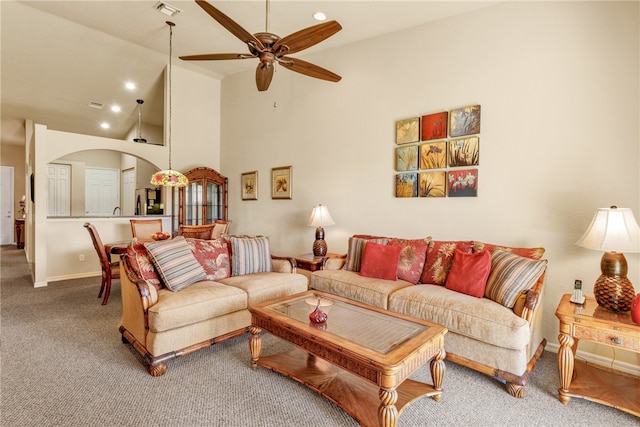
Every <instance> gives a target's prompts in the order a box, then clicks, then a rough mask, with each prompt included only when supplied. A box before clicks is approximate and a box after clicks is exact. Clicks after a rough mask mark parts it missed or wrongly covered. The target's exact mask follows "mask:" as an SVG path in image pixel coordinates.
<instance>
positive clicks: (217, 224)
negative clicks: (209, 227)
mask: <svg viewBox="0 0 640 427" xmlns="http://www.w3.org/2000/svg"><path fill="white" fill-rule="evenodd" d="M230 223H231V221H225V220H222V219H216V220H215V221H213V231H212V232H211V238H212V239H219V238H220V237H221V236H222V235H224V234H229V224H230Z"/></svg>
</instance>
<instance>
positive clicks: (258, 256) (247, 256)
mask: <svg viewBox="0 0 640 427" xmlns="http://www.w3.org/2000/svg"><path fill="white" fill-rule="evenodd" d="M272 270H273V266H272V264H271V253H270V252H269V238H267V237H264V236H260V237H233V236H232V237H231V275H232V276H242V275H244V274H253V273H263V272H269V271H272Z"/></svg>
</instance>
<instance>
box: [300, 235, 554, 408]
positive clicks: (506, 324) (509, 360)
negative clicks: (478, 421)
mask: <svg viewBox="0 0 640 427" xmlns="http://www.w3.org/2000/svg"><path fill="white" fill-rule="evenodd" d="M372 237H373V236H354V237H352V238H351V239H350V244H349V254H348V255H344V256H342V257H338V258H327V259H326V260H325V263H324V266H323V269H322V270H319V271H315V272H314V273H313V274H312V275H311V277H310V282H309V286H310V288H311V289H316V290H319V291H324V292H328V293H331V294H334V295H340V296H343V297H346V298H350V299H354V300H357V301H361V302H364V303H367V304H371V305H374V306H377V307H382V308H385V309H388V310H391V311H394V312H397V313H402V314H405V315H409V316H413V317H417V318H420V319H424V320H428V321H431V322H434V323H437V324H440V325H443V326H445V327H446V328H447V329H448V330H449V333H448V334H447V336H446V337H445V350H446V352H447V358H448V359H449V360H451V361H453V362H455V363H458V364H461V365H464V366H467V367H469V368H472V369H475V370H476V371H479V372H481V373H484V374H486V375H490V376H492V377H494V378H496V379H498V380H500V381H501V382H503V383H506V384H507V390H508V392H509V393H510V394H511V395H513V396H516V397H524V395H525V386H526V384H527V382H528V380H529V376H530V374H531V371H532V370H533V368H534V366H535V364H536V362H537V360H538V358H539V357H540V356H541V354H542V351H543V350H544V347H545V345H546V340H545V339H542V337H541V335H540V327H539V322H540V318H541V313H542V310H541V301H542V299H541V298H540V294H541V292H542V287H543V281H544V272H545V270H546V260H539V261H534V260H533V259H532V260H531V262H529V258H531V257H533V258H538V259H539V258H540V257H541V256H542V253H543V252H544V249H542V248H533V249H527V248H523V249H518V248H505V247H498V249H496V248H495V245H485V244H483V243H481V242H449V246H446V245H443V243H446V242H435V241H432V240H430V238H427V239H424V240H427V241H428V244H427V254H426V255H425V262H424V266H423V271H422V272H421V274H420V280H419V281H418V282H417V283H415V284H414V283H413V282H415V280H414V279H415V277H416V276H415V275H414V276H413V278H412V279H411V280H412V281H413V282H411V281H406V280H401V279H396V280H388V279H380V278H375V277H366V276H363V275H362V274H361V272H358V271H349V270H345V265H346V264H348V263H349V260H348V257H350V256H357V255H358V254H354V252H353V248H352V243H351V240H353V239H354V238H358V239H362V238H364V239H365V240H367V239H370V238H372ZM378 239H386V238H380V237H378ZM367 245H368V243H367ZM452 245H453V246H452ZM460 246H465V247H466V248H467V251H468V252H470V253H472V254H474V253H479V252H481V251H482V250H483V249H485V248H486V249H487V251H489V252H490V254H491V258H490V259H491V260H492V261H491V263H492V267H491V268H492V269H493V268H494V265H493V260H494V259H495V257H494V252H495V253H500V254H503V255H504V252H509V254H507V255H506V256H507V257H508V258H509V259H512V258H513V260H514V261H522V263H525V264H527V265H528V264H534V263H535V264H537V265H536V268H537V269H538V270H537V272H536V274H539V277H531V278H530V279H531V283H530V284H531V285H532V286H531V287H530V289H529V288H527V289H524V290H521V291H520V290H519V291H518V294H517V296H514V298H515V303H514V304H513V307H511V308H508V307H506V306H504V305H503V304H502V303H499V302H496V301H494V300H492V299H490V298H487V297H486V296H485V295H482V297H480V298H479V297H477V296H471V295H468V294H465V293H462V292H459V291H456V290H452V289H449V288H448V284H447V280H448V279H447V277H446V275H447V271H448V269H449V268H451V267H452V265H453V257H449V258H448V259H446V258H443V257H438V255H437V254H436V253H435V252H436V251H437V250H438V248H439V251H440V252H442V253H444V252H446V251H447V248H448V250H450V249H451V248H453V247H456V248H457V247H460ZM443 248H445V249H444V250H443ZM450 252H452V253H453V252H454V251H450ZM518 253H520V254H523V253H524V254H525V255H528V256H529V257H527V259H524V258H525V257H519V256H518V255H517V254H518ZM360 255H362V254H360ZM412 256H414V258H413V259H414V260H415V253H413V254H412ZM455 256H458V254H457V252H455ZM484 256H485V257H486V254H485V255H484ZM460 257H463V256H462V255H460ZM516 257H517V258H516ZM521 258H522V259H521ZM362 261H363V265H362V267H364V260H362ZM399 262H400V263H402V256H401V257H400V260H399ZM505 262H506V261H505ZM496 265H497V264H496ZM428 269H431V270H430V272H429V271H427V270H428ZM502 271H503V270H502V269H500V271H498V267H496V270H495V271H493V273H496V274H495V275H499V274H500V273H501V272H502ZM431 273H432V274H431ZM489 274H491V272H490V273H489ZM509 274H511V272H509ZM425 277H426V280H425ZM463 277H464V276H463ZM433 278H435V279H436V280H432V279H433ZM491 279H492V276H490V280H491ZM432 281H435V282H438V283H431V284H425V283H421V282H432ZM495 282H496V279H495V277H494V278H493V283H495ZM487 289H488V287H487Z"/></svg>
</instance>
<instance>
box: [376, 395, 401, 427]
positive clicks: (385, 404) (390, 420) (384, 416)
mask: <svg viewBox="0 0 640 427" xmlns="http://www.w3.org/2000/svg"><path fill="white" fill-rule="evenodd" d="M378 397H380V407H379V408H378V424H380V426H381V427H395V425H396V423H397V422H398V408H396V401H397V400H398V391H397V390H396V388H395V387H393V388H380V391H378Z"/></svg>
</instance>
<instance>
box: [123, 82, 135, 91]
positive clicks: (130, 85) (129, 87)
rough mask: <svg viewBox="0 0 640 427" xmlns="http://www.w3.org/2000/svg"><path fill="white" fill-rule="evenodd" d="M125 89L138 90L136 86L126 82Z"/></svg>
mask: <svg viewBox="0 0 640 427" xmlns="http://www.w3.org/2000/svg"><path fill="white" fill-rule="evenodd" d="M124 87H126V88H127V89H129V90H134V89H135V88H136V84H135V83H133V82H126V83H125V84H124Z"/></svg>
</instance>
